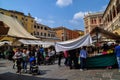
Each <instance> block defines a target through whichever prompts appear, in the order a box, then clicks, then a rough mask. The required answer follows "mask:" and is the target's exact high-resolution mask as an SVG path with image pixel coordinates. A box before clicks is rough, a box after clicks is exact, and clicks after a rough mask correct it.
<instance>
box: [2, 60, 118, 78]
mask: <svg viewBox="0 0 120 80" xmlns="http://www.w3.org/2000/svg"><path fill="white" fill-rule="evenodd" d="M12 65H13V62H11V61H8V60H0V80H120V73H119V72H118V70H117V69H111V70H108V69H89V70H85V71H80V70H79V69H72V70H70V69H69V68H68V67H65V66H64V65H62V66H61V67H59V66H58V65H57V64H54V65H41V66H39V69H40V72H41V74H40V75H32V74H28V73H27V74H24V73H22V74H21V75H20V74H16V73H15V72H16V69H12Z"/></svg>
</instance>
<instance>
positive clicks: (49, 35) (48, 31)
mask: <svg viewBox="0 0 120 80" xmlns="http://www.w3.org/2000/svg"><path fill="white" fill-rule="evenodd" d="M33 35H34V36H35V37H37V38H40V39H41V40H42V41H52V42H53V41H54V42H56V41H60V39H59V38H57V37H56V32H55V31H54V30H53V29H52V28H50V27H48V26H46V25H43V24H40V23H37V22H35V25H34V33H33Z"/></svg>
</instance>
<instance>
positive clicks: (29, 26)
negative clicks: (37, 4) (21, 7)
mask: <svg viewBox="0 0 120 80" xmlns="http://www.w3.org/2000/svg"><path fill="white" fill-rule="evenodd" d="M0 13H1V14H4V15H7V16H10V17H13V18H16V19H17V20H18V21H20V23H21V24H22V25H23V27H24V28H25V29H26V30H27V31H28V32H29V33H30V34H32V33H33V27H34V18H33V17H32V16H31V15H30V13H28V15H25V14H24V13H22V12H18V11H14V10H5V9H2V8H0Z"/></svg>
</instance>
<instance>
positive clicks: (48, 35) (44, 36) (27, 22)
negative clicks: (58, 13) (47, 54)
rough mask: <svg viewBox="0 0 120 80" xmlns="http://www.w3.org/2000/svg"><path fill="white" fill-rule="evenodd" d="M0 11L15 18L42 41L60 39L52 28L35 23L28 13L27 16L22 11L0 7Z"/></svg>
mask: <svg viewBox="0 0 120 80" xmlns="http://www.w3.org/2000/svg"><path fill="white" fill-rule="evenodd" d="M0 13H1V14H4V15H7V16H10V17H13V18H16V19H17V20H18V21H19V22H20V23H21V25H23V27H24V28H25V29H26V30H27V31H28V32H29V33H30V34H31V35H33V36H35V37H37V38H40V39H41V40H42V41H52V42H53V41H60V39H58V38H57V37H56V32H55V31H54V30H52V28H50V27H48V26H46V25H43V24H40V23H37V21H35V19H34V17H32V16H31V15H30V13H28V16H27V15H25V14H24V13H22V12H18V11H13V10H5V9H2V8H0Z"/></svg>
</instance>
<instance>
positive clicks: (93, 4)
mask: <svg viewBox="0 0 120 80" xmlns="http://www.w3.org/2000/svg"><path fill="white" fill-rule="evenodd" d="M109 1H110V0H0V8H3V9H7V10H16V11H19V12H23V13H24V14H25V15H28V13H30V14H31V15H32V17H34V18H35V19H36V20H37V21H38V22H39V23H42V24H44V25H47V26H49V27H51V28H53V27H59V26H65V27H67V28H69V29H80V30H84V21H83V17H84V14H87V13H88V12H101V11H104V10H105V8H106V6H107V5H108V3H109Z"/></svg>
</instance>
